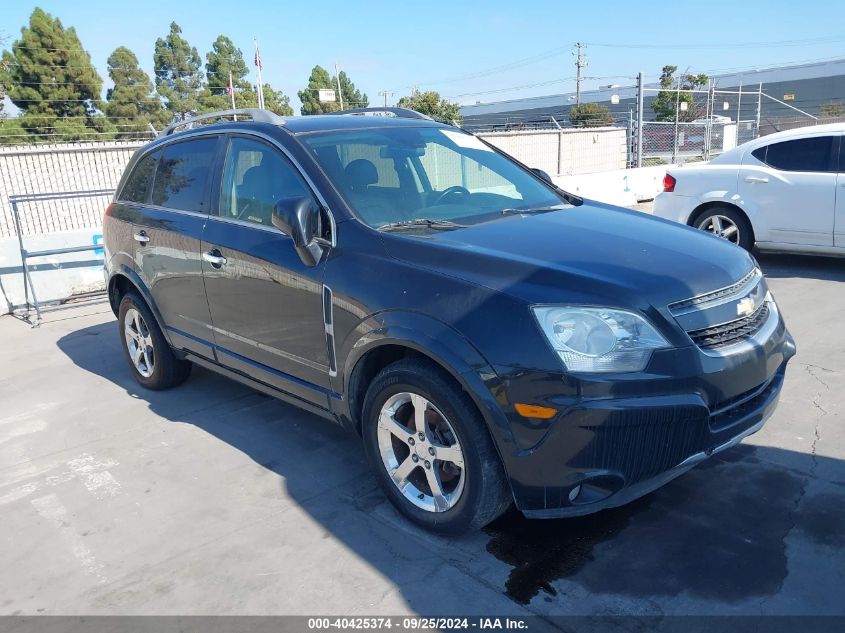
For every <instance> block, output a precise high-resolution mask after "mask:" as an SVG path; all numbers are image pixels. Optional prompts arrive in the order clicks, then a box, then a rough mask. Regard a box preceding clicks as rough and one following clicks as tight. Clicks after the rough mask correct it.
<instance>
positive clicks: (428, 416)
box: [362, 359, 512, 534]
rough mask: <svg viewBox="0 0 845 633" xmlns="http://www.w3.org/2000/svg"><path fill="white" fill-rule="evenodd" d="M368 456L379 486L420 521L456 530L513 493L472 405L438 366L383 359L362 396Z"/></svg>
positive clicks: (500, 508)
mask: <svg viewBox="0 0 845 633" xmlns="http://www.w3.org/2000/svg"><path fill="white" fill-rule="evenodd" d="M362 431H363V436H364V447H365V450H366V453H367V457H368V459H369V461H370V464H371V465H372V467H373V469H374V470H375V471H376V476H377V478H378V480H379V483H380V484H381V486H382V488H383V490H384V492H385V494H386V495H387V497H388V498H389V499H390V501H391V502H392V503H393V504H394V505H395V506H396V508H397V509H398V510H399V511H400V512H401V513H402V514H403V515H405V516H406V517H407V518H408V519H410V520H411V521H413V522H414V523H416V524H417V525H420V526H422V527H424V528H426V529H429V530H432V531H435V532H440V533H445V534H460V533H463V532H468V531H471V530H476V529H479V528H481V527H483V526H485V525H487V524H488V523H490V522H491V521H492V520H493V519H495V518H496V517H498V516H499V515H500V514H502V513H503V512H504V511H505V510H507V509H508V508H509V507H510V505H511V503H512V496H511V493H510V489H509V487H508V484H507V481H506V479H505V474H504V470H503V469H502V465H501V461H500V459H499V455H498V453H497V452H496V448H495V446H494V445H493V440H492V439H491V437H490V434H489V432H488V430H487V428H486V425H485V423H484V420H483V419H482V418H481V415H480V413H479V412H478V409H477V408H476V407H475V405H474V404H473V402H472V400H470V398H469V397H468V396H467V394H466V393H465V392H464V391H463V390H462V389H460V387H459V386H458V385H456V384H455V382H454V381H453V380H452V379H451V377H450V376H449V375H448V374H446V373H445V372H444V371H443V370H441V369H440V368H439V367H437V366H435V365H433V364H431V363H428V362H424V361H420V360H416V359H408V360H401V361H398V362H396V363H393V364H392V365H389V366H387V367H385V368H384V369H383V370H382V371H381V372H380V373H379V374H378V375H377V376H376V377H375V379H374V380H373V382H372V384H371V385H370V387H369V389H368V390H367V395H366V398H365V400H364V409H363V423H362Z"/></svg>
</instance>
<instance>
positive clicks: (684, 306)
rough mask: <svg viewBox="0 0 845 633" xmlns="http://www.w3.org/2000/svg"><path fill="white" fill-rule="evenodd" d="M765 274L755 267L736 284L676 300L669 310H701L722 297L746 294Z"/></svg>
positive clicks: (676, 312)
mask: <svg viewBox="0 0 845 633" xmlns="http://www.w3.org/2000/svg"><path fill="white" fill-rule="evenodd" d="M762 276H763V274H762V272H760V269H759V268H753V269H752V270H751V272H750V273H748V274H747V275H746V276H745V277H743V278H742V279H740V280H739V281H738V282H736V283H735V284H732V285H730V286H727V287H725V288H719V289H718V290H714V291H713V292H708V293H705V294H703V295H698V296H697V297H693V298H691V299H684V300H683V301H676V302H675V303H673V304H671V305H670V306H669V310H670V311H671V312H672V314H674V315H676V316H677V315H679V314H683V313H684V312H688V311H690V310H700V309H702V308H703V307H704V306H705V305H707V304H709V303H714V302H717V301H720V300H722V299H730V298H732V297H738V296H740V295H742V294H744V293H745V292H746V291H747V290H748V289H749V288H750V287H751V286H753V285H755V284H756V283H757V282H758V281H759V280H760V278H761V277H762Z"/></svg>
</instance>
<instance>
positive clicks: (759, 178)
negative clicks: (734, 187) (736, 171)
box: [745, 176, 769, 183]
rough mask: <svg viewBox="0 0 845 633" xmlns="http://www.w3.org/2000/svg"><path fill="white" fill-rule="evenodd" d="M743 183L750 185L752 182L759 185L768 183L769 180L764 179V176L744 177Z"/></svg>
mask: <svg viewBox="0 0 845 633" xmlns="http://www.w3.org/2000/svg"><path fill="white" fill-rule="evenodd" d="M745 182H752V183H754V182H759V183H764V182H769V179H768V178H766V177H764V176H746V177H745Z"/></svg>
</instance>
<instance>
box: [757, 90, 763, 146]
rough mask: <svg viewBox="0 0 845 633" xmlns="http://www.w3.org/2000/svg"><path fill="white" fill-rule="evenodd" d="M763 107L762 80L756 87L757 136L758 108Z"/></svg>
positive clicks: (758, 123)
mask: <svg viewBox="0 0 845 633" xmlns="http://www.w3.org/2000/svg"><path fill="white" fill-rule="evenodd" d="M762 107H763V82H762V81H761V82H760V85H759V86H758V88H757V129H756V134H757V137H758V138H759V137H760V109H761V108H762Z"/></svg>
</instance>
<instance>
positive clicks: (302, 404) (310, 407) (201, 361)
mask: <svg viewBox="0 0 845 633" xmlns="http://www.w3.org/2000/svg"><path fill="white" fill-rule="evenodd" d="M184 356H185V359H186V360H189V361H191V362H192V363H196V364H197V365H199V366H200V367H204V368H206V369H209V370H211V371H213V372H216V373H218V374H221V375H223V376H225V377H226V378H231V379H232V380H235V381H237V382H239V383H241V384H243V385H246V386H247V387H252V388H253V389H255V390H256V391H260V392H261V393H264V394H267V395H268V396H272V397H273V398H277V399H278V400H282V401H283V402H287V403H288V404H292V405H294V406H295V407H298V408H300V409H302V410H304V411H307V412H308V413H313V414H314V415H319V416H320V417H321V418H325V419H326V420H330V421H332V422H334V423H335V424H341V422H340V420H338V418H337V416H336V415H335V414H334V413H332V412H331V411H329V410H327V409H323V408H322V407H318V406H317V405H314V404H311V403H310V402H306V401H305V400H302V399H301V398H297V397H296V396H294V395H292V394H289V393H286V392H284V391H280V390H279V389H276V388H275V387H271V386H270V385H266V384H264V383H263V382H260V381H258V380H255V379H254V378H250V377H249V376H246V375H244V374H241V373H239V372H236V371H233V370H231V369H229V368H228V367H223V366H222V365H218V364H217V363H215V362H213V361H210V360H208V359H206V358H203V357H202V356H197V355H196V354H192V353H191V352H185V354H184ZM341 426H342V425H341Z"/></svg>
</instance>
